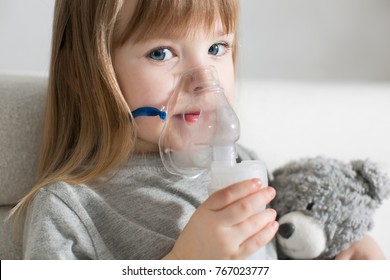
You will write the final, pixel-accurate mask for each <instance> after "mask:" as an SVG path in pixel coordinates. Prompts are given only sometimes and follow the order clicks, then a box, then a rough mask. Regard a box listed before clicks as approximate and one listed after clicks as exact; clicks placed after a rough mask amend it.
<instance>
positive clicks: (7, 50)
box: [0, 0, 54, 74]
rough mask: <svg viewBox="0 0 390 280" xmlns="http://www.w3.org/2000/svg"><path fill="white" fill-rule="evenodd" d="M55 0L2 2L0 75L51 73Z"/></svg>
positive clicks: (8, 0) (0, 18)
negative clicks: (50, 60) (8, 73)
mask: <svg viewBox="0 0 390 280" xmlns="http://www.w3.org/2000/svg"><path fill="white" fill-rule="evenodd" d="M53 9H54V1H53V0H0V72H5V71H7V72H24V73H30V72H34V73H39V74H44V73H47V72H48V68H49V59H50V44H51V29H52V18H53Z"/></svg>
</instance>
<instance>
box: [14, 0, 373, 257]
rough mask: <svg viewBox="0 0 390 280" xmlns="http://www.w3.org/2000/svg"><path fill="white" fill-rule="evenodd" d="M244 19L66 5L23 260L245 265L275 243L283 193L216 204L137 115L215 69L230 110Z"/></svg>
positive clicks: (205, 8) (156, 2) (155, 127)
mask: <svg viewBox="0 0 390 280" xmlns="http://www.w3.org/2000/svg"><path fill="white" fill-rule="evenodd" d="M237 18H238V3H237V1H236V0H220V1H215V0H202V1H199V0H126V1H125V0H108V1H106V0H104V1H103V0H101V1H96V0H83V1H78V0H57V3H56V7H55V15H54V27H53V43H52V57H51V68H50V77H49V90H48V97H47V105H46V113H45V123H44V132H43V142H42V148H41V154H40V159H39V166H38V173H37V180H36V184H35V186H34V187H33V188H32V190H31V191H30V192H29V193H28V194H27V195H26V196H25V197H24V198H23V200H22V201H21V202H20V203H19V204H18V205H17V207H16V209H15V211H16V212H18V213H19V214H26V220H25V227H24V241H23V256H24V258H26V259H244V258H246V257H248V256H249V255H251V254H252V253H253V252H255V251H256V250H258V249H259V248H260V247H262V246H266V244H268V243H269V242H270V241H271V239H272V238H273V237H274V235H275V233H276V231H277V229H278V223H277V222H276V221H275V218H276V213H275V211H274V210H272V209H267V210H266V211H263V212H260V213H258V209H259V207H264V206H265V205H266V204H268V203H269V202H270V201H271V200H272V199H273V197H274V196H275V191H274V189H273V188H272V187H264V188H262V187H261V182H260V180H259V179H256V178H254V179H251V180H247V181H243V182H240V183H237V184H234V185H231V186H229V187H227V188H226V189H223V190H221V191H218V192H216V193H214V194H213V195H211V196H210V197H208V193H207V186H208V184H209V183H210V179H209V174H208V173H204V174H202V175H201V176H199V177H197V178H196V179H186V178H182V177H180V176H177V175H173V174H170V173H169V172H167V171H166V169H165V168H164V166H163V165H162V162H161V159H160V156H159V153H158V139H159V136H160V133H161V130H162V127H163V122H162V121H161V119H160V118H159V117H158V116H154V117H153V116H133V115H132V113H131V112H133V111H135V110H136V109H138V108H143V107H153V108H162V107H164V106H166V105H167V102H168V99H169V97H170V96H171V94H172V91H173V88H174V86H175V83H176V82H177V79H178V77H179V76H180V74H181V73H183V72H184V71H186V70H187V69H189V68H193V67H198V66H205V65H211V66H213V67H214V68H215V69H216V70H217V72H218V76H219V78H220V81H221V85H222V87H223V88H224V89H225V94H226V96H227V98H228V100H230V101H231V100H232V98H233V90H234V62H235V52H236V45H237V43H236V41H237V34H236V27H237ZM239 156H240V157H241V158H248V154H247V153H246V152H245V150H243V151H242V153H241V154H240V155H239ZM366 243H367V242H366V241H361V243H360V244H366ZM270 244H271V243H270ZM370 244H371V243H370ZM374 245H375V243H374ZM267 248H269V250H268V256H269V257H270V258H272V257H273V255H274V254H273V251H272V246H271V245H267ZM351 248H352V249H350V251H347V253H348V252H352V253H350V254H349V255H348V254H347V256H348V257H347V258H353V255H354V254H355V252H362V251H365V250H366V248H364V246H363V247H362V246H360V245H359V246H352V247H351ZM355 248H357V249H355ZM360 248H363V249H360ZM366 251H367V250H366ZM368 251H370V250H368ZM371 256H374V255H373V254H372V255H371ZM374 257H375V256H374Z"/></svg>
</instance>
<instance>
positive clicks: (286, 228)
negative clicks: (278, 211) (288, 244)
mask: <svg viewBox="0 0 390 280" xmlns="http://www.w3.org/2000/svg"><path fill="white" fill-rule="evenodd" d="M294 231H295V226H294V224H292V223H284V224H281V225H280V226H279V229H278V234H279V235H280V236H282V237H283V238H286V239H288V238H290V237H291V235H293V233H294Z"/></svg>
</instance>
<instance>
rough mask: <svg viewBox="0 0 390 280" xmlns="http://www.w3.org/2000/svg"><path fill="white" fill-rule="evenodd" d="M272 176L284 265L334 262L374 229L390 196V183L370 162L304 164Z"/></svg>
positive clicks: (306, 161) (303, 161)
mask: <svg viewBox="0 0 390 280" xmlns="http://www.w3.org/2000/svg"><path fill="white" fill-rule="evenodd" d="M272 174H273V179H272V180H271V182H272V183H271V184H270V185H272V186H273V187H274V188H275V189H276V193H277V194H276V197H275V199H274V200H273V201H272V202H271V207H272V208H274V209H275V210H276V211H277V213H278V216H277V217H278V222H279V230H278V233H277V235H276V244H277V248H278V258H279V259H334V258H335V256H336V255H337V254H338V253H339V252H341V251H342V250H344V249H346V248H347V247H348V246H350V244H351V243H352V242H354V241H356V240H359V239H361V238H363V236H364V235H365V233H367V231H369V230H370V229H371V228H372V227H373V214H374V212H375V210H376V209H377V208H378V207H379V206H380V205H381V203H382V201H383V200H384V199H385V198H387V197H388V196H389V194H390V183H389V178H388V177H387V176H386V174H384V173H382V172H380V170H379V168H378V166H377V165H376V164H374V163H373V162H371V161H369V160H355V161H351V162H350V163H344V162H342V161H340V160H337V159H332V158H326V157H321V156H319V157H314V158H303V159H299V160H297V161H292V162H289V163H287V164H286V165H284V166H282V167H280V168H278V169H276V170H275V171H274V172H273V173H272Z"/></svg>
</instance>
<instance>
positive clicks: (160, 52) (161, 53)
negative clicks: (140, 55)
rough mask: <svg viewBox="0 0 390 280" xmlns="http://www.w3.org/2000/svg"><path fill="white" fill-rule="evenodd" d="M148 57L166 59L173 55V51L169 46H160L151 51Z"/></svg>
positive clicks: (159, 59)
mask: <svg viewBox="0 0 390 280" xmlns="http://www.w3.org/2000/svg"><path fill="white" fill-rule="evenodd" d="M148 57H149V58H151V59H153V60H157V61H164V60H168V59H171V58H172V57H173V53H172V52H171V51H170V50H169V49H167V48H158V49H154V50H153V51H151V52H150V53H149V54H148Z"/></svg>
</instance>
